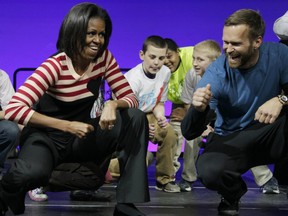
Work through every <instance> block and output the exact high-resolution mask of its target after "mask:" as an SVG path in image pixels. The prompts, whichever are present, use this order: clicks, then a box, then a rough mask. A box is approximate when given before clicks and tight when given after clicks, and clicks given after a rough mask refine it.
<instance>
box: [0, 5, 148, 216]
mask: <svg viewBox="0 0 288 216" xmlns="http://www.w3.org/2000/svg"><path fill="white" fill-rule="evenodd" d="M111 33H112V24H111V19H110V17H109V15H108V13H107V12H106V11H105V10H104V9H102V8H101V7H99V6H97V5H95V4H91V3H81V4H79V5H76V6H74V7H73V8H72V9H71V10H70V12H69V13H68V14H67V15H66V17H65V19H64V21H63V23H62V26H61V29H60V33H59V37H58V41H57V49H58V52H57V53H56V54H55V55H53V56H52V57H50V58H48V59H47V60H46V61H45V62H44V63H43V64H41V65H40V66H39V67H38V68H37V69H36V70H35V72H34V73H33V74H32V75H31V77H29V78H28V79H27V81H26V82H25V83H24V84H23V85H22V86H21V87H20V88H19V90H18V91H17V92H16V94H15V95H14V97H13V98H12V100H11V101H10V103H9V104H8V106H7V108H6V109H5V118H6V119H9V120H11V121H14V122H17V123H18V124H23V125H25V128H24V129H23V133H22V137H21V144H22V148H21V151H20V154H19V158H18V159H17V160H16V161H15V162H14V163H13V164H12V167H11V169H10V171H9V172H8V173H7V174H6V175H5V176H4V177H3V178H2V181H1V183H0V208H1V212H0V213H1V214H0V215H4V214H5V212H6V211H7V210H8V207H9V208H10V210H11V211H12V212H13V213H14V214H22V213H23V212H24V210H25V205H24V201H25V194H26V192H27V191H29V190H31V189H34V188H37V187H39V186H43V185H47V183H48V180H49V177H50V176H51V173H52V171H53V169H54V168H55V167H56V166H57V165H58V164H61V163H63V162H93V163H95V164H96V165H101V167H103V163H104V162H105V161H107V160H108V161H109V159H110V157H111V154H112V153H113V152H115V151H116V154H117V156H118V159H119V164H120V171H121V177H120V179H119V182H118V186H117V195H116V199H117V205H116V207H115V210H114V215H144V214H143V213H141V212H140V211H139V210H138V209H137V208H136V207H135V205H134V204H133V203H135V202H148V201H149V190H148V181H147V172H146V163H145V157H146V152H147V145H148V124H147V119H146V117H145V114H144V113H143V112H141V111H140V110H138V109H135V108H137V107H138V100H137V98H136V96H135V95H134V94H133V91H132V90H131V88H130V86H129V84H128V82H127V81H126V79H125V77H124V76H123V74H122V73H121V71H120V69H119V66H118V64H117V62H116V60H115V59H114V57H113V55H112V54H111V53H110V51H109V50H108V49H107V46H108V44H109V38H110V36H111ZM103 79H105V80H106V81H107V83H108V85H109V86H110V88H111V90H112V92H113V94H114V95H115V97H116V99H115V100H112V101H107V102H106V103H105V106H104V108H103V110H102V114H101V116H98V117H96V118H94V119H91V118H90V111H91V108H92V106H93V103H94V101H95V100H96V99H97V97H98V95H99V88H100V85H101V82H102V80H103ZM32 107H35V108H34V109H32ZM107 167H108V163H107V166H104V168H103V173H104V174H105V172H106V170H107ZM95 189H96V188H95Z"/></svg>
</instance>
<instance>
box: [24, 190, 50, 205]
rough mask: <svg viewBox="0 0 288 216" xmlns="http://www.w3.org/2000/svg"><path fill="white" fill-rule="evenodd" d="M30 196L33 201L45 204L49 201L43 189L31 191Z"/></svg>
mask: <svg viewBox="0 0 288 216" xmlns="http://www.w3.org/2000/svg"><path fill="white" fill-rule="evenodd" d="M28 195H29V197H30V199H31V200H33V201H36V202H43V201H46V200H48V196H47V194H46V193H45V192H44V190H43V188H42V187H40V188H36V189H34V190H30V191H29V192H28Z"/></svg>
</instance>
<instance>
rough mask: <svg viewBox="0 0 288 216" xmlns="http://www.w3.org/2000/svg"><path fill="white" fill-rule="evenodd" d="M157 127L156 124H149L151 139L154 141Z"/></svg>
mask: <svg viewBox="0 0 288 216" xmlns="http://www.w3.org/2000/svg"><path fill="white" fill-rule="evenodd" d="M155 130H156V128H155V125H154V124H149V139H153V138H154V136H155Z"/></svg>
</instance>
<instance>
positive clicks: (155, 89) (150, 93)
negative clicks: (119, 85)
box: [124, 63, 171, 113]
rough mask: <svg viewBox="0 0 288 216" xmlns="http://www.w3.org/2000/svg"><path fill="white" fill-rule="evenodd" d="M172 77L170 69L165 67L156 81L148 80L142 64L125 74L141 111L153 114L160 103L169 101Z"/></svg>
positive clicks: (157, 75)
mask: <svg viewBox="0 0 288 216" xmlns="http://www.w3.org/2000/svg"><path fill="white" fill-rule="evenodd" d="M170 75H171V72H170V69H169V68H168V67H166V66H165V65H163V66H162V67H161V69H160V71H158V72H157V73H156V76H155V78H154V79H151V78H148V77H147V76H146V75H145V73H144V71H143V67H142V63H140V64H138V65H137V66H136V67H134V68H132V69H131V70H129V71H128V72H127V73H125V74H124V76H125V77H126V79H127V80H128V82H129V84H130V86H131V88H132V90H133V92H134V94H135V95H136V97H137V98H138V100H139V107H138V108H139V109H140V110H142V111H143V112H145V113H148V112H152V111H153V109H154V107H155V106H156V105H157V104H158V103H159V102H165V101H166V100H167V93H168V82H169V79H170Z"/></svg>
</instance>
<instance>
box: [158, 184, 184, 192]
mask: <svg viewBox="0 0 288 216" xmlns="http://www.w3.org/2000/svg"><path fill="white" fill-rule="evenodd" d="M155 188H156V189H157V190H160V191H165V192H168V193H179V192H180V187H179V186H178V185H177V184H176V183H175V182H168V183H167V184H161V183H159V182H156V187H155Z"/></svg>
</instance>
